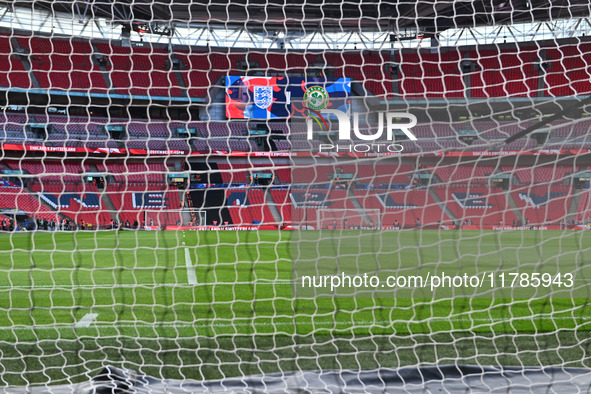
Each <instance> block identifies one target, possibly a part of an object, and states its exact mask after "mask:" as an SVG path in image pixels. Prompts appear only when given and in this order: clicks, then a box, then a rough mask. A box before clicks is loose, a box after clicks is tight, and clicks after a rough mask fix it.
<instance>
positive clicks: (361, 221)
mask: <svg viewBox="0 0 591 394" xmlns="http://www.w3.org/2000/svg"><path fill="white" fill-rule="evenodd" d="M317 218H318V227H317V229H318V230H378V229H381V223H382V221H381V218H380V211H379V209H364V208H359V209H319V210H318V214H317Z"/></svg>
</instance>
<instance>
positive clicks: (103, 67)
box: [92, 45, 117, 94]
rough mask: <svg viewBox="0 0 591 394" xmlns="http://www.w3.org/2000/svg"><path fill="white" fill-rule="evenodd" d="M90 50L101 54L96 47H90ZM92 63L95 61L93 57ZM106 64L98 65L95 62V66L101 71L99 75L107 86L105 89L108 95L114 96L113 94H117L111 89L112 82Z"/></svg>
mask: <svg viewBox="0 0 591 394" xmlns="http://www.w3.org/2000/svg"><path fill="white" fill-rule="evenodd" d="M92 50H93V52H94V53H96V54H100V53H101V51H100V50H99V49H98V48H97V47H96V45H93V46H92ZM92 61H93V63H95V62H96V59H94V57H93V59H92ZM107 64H108V63H103V64H99V63H98V62H96V65H98V67H99V69H100V70H101V75H102V76H103V79H104V80H105V84H106V85H107V89H109V93H110V94H115V93H117V91H116V90H115V88H114V87H113V82H112V81H111V76H110V74H109V70H107Z"/></svg>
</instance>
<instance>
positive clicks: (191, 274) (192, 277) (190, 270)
mask: <svg viewBox="0 0 591 394" xmlns="http://www.w3.org/2000/svg"><path fill="white" fill-rule="evenodd" d="M185 264H187V277H188V279H189V284H190V285H196V284H197V275H196V274H195V267H193V262H192V261H191V253H190V252H189V248H185Z"/></svg>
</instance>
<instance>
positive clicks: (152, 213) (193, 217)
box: [144, 208, 207, 230]
mask: <svg viewBox="0 0 591 394" xmlns="http://www.w3.org/2000/svg"><path fill="white" fill-rule="evenodd" d="M206 223H207V211H205V210H200V209H194V208H185V209H163V210H146V213H145V221H144V227H145V228H147V229H148V228H149V229H152V230H158V229H160V230H166V229H167V228H175V227H197V226H205V225H206Z"/></svg>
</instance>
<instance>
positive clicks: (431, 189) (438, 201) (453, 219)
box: [427, 185, 458, 222]
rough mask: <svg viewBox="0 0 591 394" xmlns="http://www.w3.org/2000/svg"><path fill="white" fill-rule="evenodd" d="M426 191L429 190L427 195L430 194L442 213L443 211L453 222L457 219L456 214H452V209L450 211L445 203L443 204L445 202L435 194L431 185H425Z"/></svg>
mask: <svg viewBox="0 0 591 394" xmlns="http://www.w3.org/2000/svg"><path fill="white" fill-rule="evenodd" d="M427 191H428V192H429V195H430V196H431V198H432V199H433V200H435V202H436V203H437V205H439V208H441V210H442V211H443V213H445V214H446V215H447V217H448V218H450V219H451V220H452V221H454V222H455V221H457V220H458V218H457V216H456V215H454V214H453V212H452V211H450V209H449V208H448V207H447V205H445V202H443V200H442V199H441V198H440V197H439V196H438V195H437V193H436V192H435V189H434V187H433V186H431V185H429V186H428V187H427Z"/></svg>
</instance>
